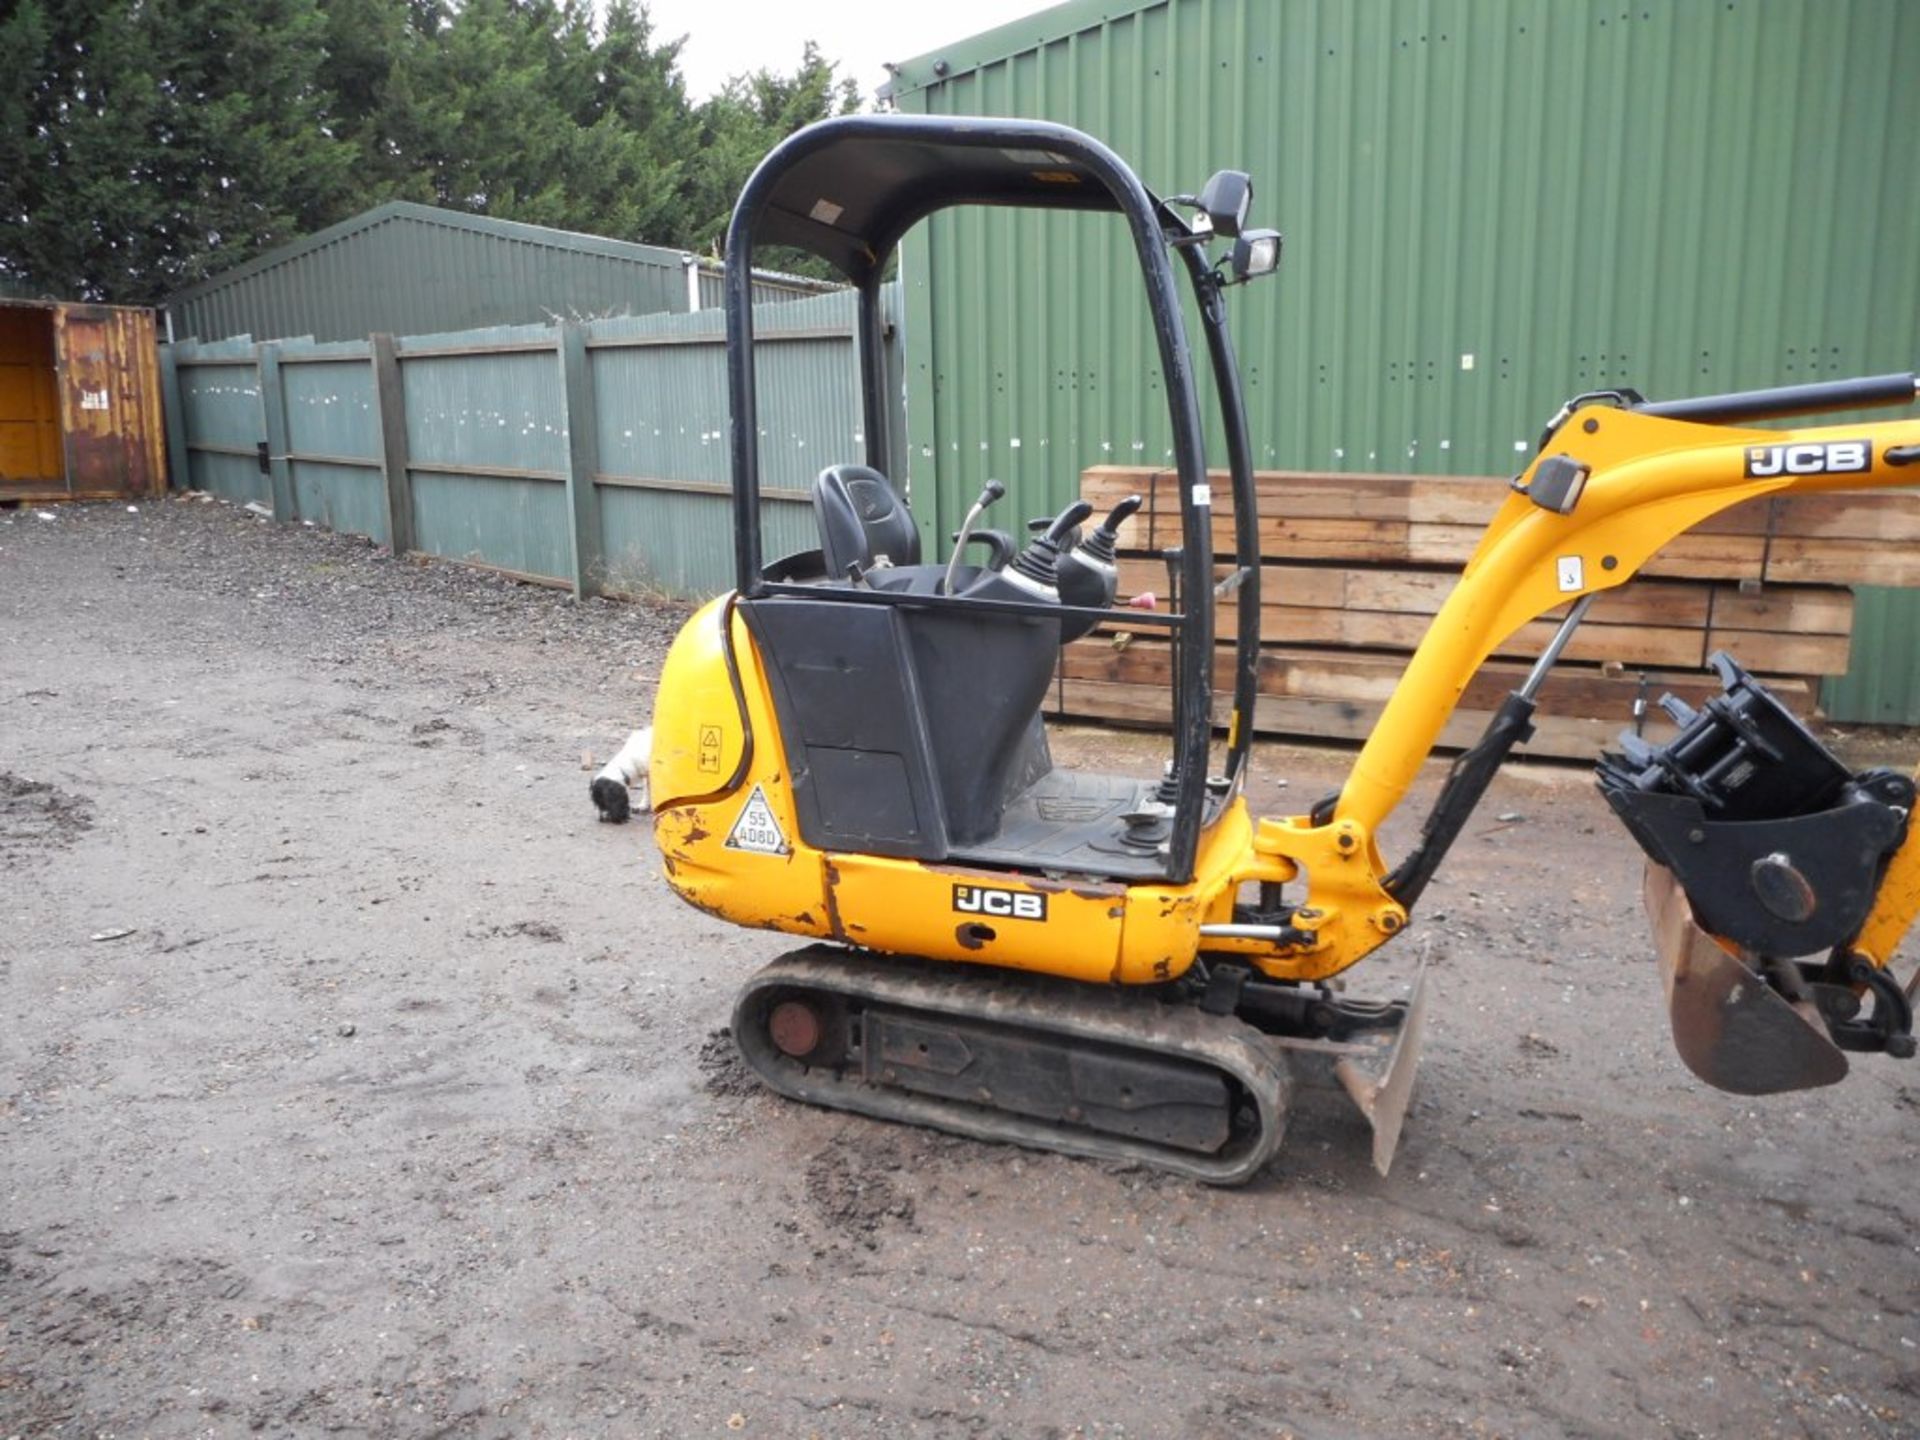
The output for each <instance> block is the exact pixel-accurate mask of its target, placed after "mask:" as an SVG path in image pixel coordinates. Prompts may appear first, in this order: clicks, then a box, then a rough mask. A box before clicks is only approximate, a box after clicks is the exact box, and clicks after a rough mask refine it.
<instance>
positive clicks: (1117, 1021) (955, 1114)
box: [733, 945, 1292, 1185]
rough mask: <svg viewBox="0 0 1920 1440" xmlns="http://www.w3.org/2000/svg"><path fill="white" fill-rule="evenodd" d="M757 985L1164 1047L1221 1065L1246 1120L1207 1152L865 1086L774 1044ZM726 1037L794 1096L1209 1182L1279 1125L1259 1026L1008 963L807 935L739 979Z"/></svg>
mask: <svg viewBox="0 0 1920 1440" xmlns="http://www.w3.org/2000/svg"><path fill="white" fill-rule="evenodd" d="M769 989H779V990H787V991H792V990H800V991H812V992H814V993H816V994H822V993H824V994H829V995H836V996H841V997H845V998H847V999H849V1000H855V1001H859V1002H863V1003H866V1004H878V1005H887V1006H892V1007H898V1008H900V1009H905V1010H917V1011H920V1012H922V1013H926V1014H933V1015H942V1016H949V1017H952V1018H954V1019H968V1020H980V1021H987V1022H990V1023H992V1024H995V1025H1002V1026H1010V1027H1011V1026H1019V1027H1021V1028H1024V1029H1027V1030H1029V1031H1032V1032H1034V1033H1036V1034H1047V1035H1057V1036H1059V1037H1061V1038H1062V1039H1063V1040H1065V1041H1067V1042H1069V1043H1071V1042H1074V1041H1089V1042H1098V1043H1100V1044H1104V1045H1109V1046H1116V1047H1122V1048H1126V1049H1133V1050H1140V1051H1147V1052H1150V1053H1153V1054H1155V1055H1174V1056H1179V1057H1182V1058H1185V1059H1189V1060H1193V1061H1197V1062H1200V1063H1202V1064H1205V1065H1208V1066H1211V1067H1212V1068H1214V1069H1215V1070H1219V1071H1222V1072H1224V1073H1225V1074H1226V1075H1228V1076H1230V1077H1231V1078H1232V1079H1233V1080H1234V1081H1235V1082H1236V1083H1237V1084H1238V1086H1239V1087H1240V1089H1241V1090H1242V1091H1243V1092H1244V1093H1245V1095H1246V1096H1247V1098H1248V1099H1250V1100H1251V1101H1252V1102H1253V1104H1254V1106H1255V1110H1256V1112H1257V1116H1258V1119H1259V1127H1258V1129H1257V1130H1256V1131H1255V1132H1254V1133H1253V1134H1252V1135H1251V1136H1248V1137H1241V1138H1236V1139H1235V1140H1233V1141H1231V1142H1229V1144H1228V1146H1227V1147H1226V1148H1225V1149H1223V1150H1222V1151H1221V1152H1220V1153H1218V1154H1213V1155H1207V1154H1201V1153H1197V1152H1194V1151H1189V1150H1181V1149H1178V1148H1175V1147H1172V1146H1167V1145H1159V1144H1155V1143H1153V1142H1152V1141H1148V1140H1140V1139H1135V1138H1130V1137H1127V1136H1119V1135H1109V1134H1104V1133H1102V1132H1099V1131H1095V1130H1089V1129H1085V1128H1082V1127H1080V1126H1075V1125H1070V1124H1067V1123H1064V1122H1062V1123H1055V1122H1051V1121H1047V1120H1042V1119H1035V1118H1034V1117H1031V1116H1026V1115H1016V1114H1010V1113H1008V1112H1005V1111H999V1110H993V1109H989V1108H987V1107H986V1106H983V1105H978V1104H969V1103H967V1102H964V1101H958V1100H951V1099H946V1098H943V1097H939V1096H930V1095H921V1094H916V1093H914V1092H912V1091H907V1090H896V1089H893V1088H891V1087H887V1086H881V1085H874V1084H871V1083H869V1082H868V1081H867V1080H866V1079H864V1078H863V1077H861V1076H860V1075H858V1074H855V1073H852V1072H851V1070H850V1071H849V1073H847V1074H844V1075H842V1074H836V1073H835V1071H834V1070H833V1069H831V1068H827V1067H822V1066H808V1065H804V1064H802V1063H800V1062H799V1061H796V1060H792V1059H790V1058H789V1057H787V1056H785V1055H783V1054H781V1053H780V1052H779V1051H778V1050H776V1049H775V1048H774V1047H773V1045H772V1043H771V1041H770V1040H769V1038H768V1036H767V1034H766V1030H765V1027H764V1025H762V1024H761V1023H759V1017H758V1014H757V1013H756V1009H755V1003H754V1002H755V1000H756V998H757V997H758V996H760V995H761V994H762V993H763V992H765V991H767V990H769ZM733 1034H734V1040H735V1043H736V1044H738V1045H739V1047H740V1052H741V1054H742V1055H743V1056H744V1057H745V1059H746V1061H747V1064H748V1066H749V1067H750V1068H751V1069H752V1070H753V1072H754V1074H755V1075H756V1076H758V1077H759V1078H760V1080H761V1081H762V1082H764V1083H765V1084H766V1085H767V1086H768V1087H769V1088H771V1089H773V1090H775V1091H777V1092H778V1093H780V1094H782V1095H785V1096H787V1097H788V1098H789V1099H793V1100H804V1101H806V1102H807V1103H809V1104H813V1105H822V1106H825V1107H827V1108H829V1109H835V1110H850V1111H852V1112H854V1113H856V1114H860V1115H868V1116H872V1117H873V1118H875V1119H879V1120H893V1121H899V1122H902V1123H905V1124H911V1125H925V1126H929V1127H931V1128H933V1129H936V1130H945V1131H948V1132H950V1133H952V1134H955V1135H965V1136H968V1137H970V1138H972V1139H975V1140H989V1141H1000V1142H1005V1143H1008V1144H1014V1145H1022V1146H1025V1147H1027V1148H1029V1149H1034V1150H1050V1151H1056V1152H1058V1153H1061V1154H1066V1155H1077V1156H1082V1157H1084V1158H1086V1159H1091V1160H1111V1161H1116V1162H1120V1163H1125V1164H1140V1165H1150V1166H1153V1167H1155V1168H1157V1169H1161V1170H1168V1171H1172V1172H1173V1173H1174V1174H1177V1175H1185V1176H1189V1177H1191V1178H1193V1179H1196V1180H1203V1181H1206V1182H1208V1183H1210V1184H1215V1185H1239V1184H1243V1183H1244V1182H1246V1181H1247V1180H1250V1179H1251V1178H1252V1177H1253V1176H1254V1175H1256V1174H1257V1173H1258V1172H1259V1171H1260V1169H1261V1167H1262V1166H1264V1165H1265V1164H1266V1163H1267V1161H1268V1160H1270V1159H1272V1158H1273V1155H1274V1152H1275V1151H1276V1150H1278V1149H1279V1147H1280V1141H1281V1139H1282V1138H1283V1137H1284V1135H1285V1133H1286V1121H1287V1110H1288V1105H1289V1102H1290V1100H1291V1097H1292V1075H1291V1072H1290V1070H1289V1068H1288V1065H1287V1060H1286V1057H1285V1055H1284V1054H1283V1053H1281V1052H1280V1051H1279V1050H1277V1049H1276V1048H1275V1047H1274V1046H1273V1044H1272V1043H1271V1042H1270V1041H1268V1040H1267V1039H1266V1037H1265V1036H1263V1035H1261V1034H1260V1032H1259V1031H1258V1030H1255V1029H1254V1028H1253V1027H1252V1026H1250V1025H1247V1024H1246V1023H1245V1022H1243V1021H1240V1020H1237V1019H1234V1018H1232V1017H1230V1016H1222V1015H1208V1014H1205V1013H1203V1012H1202V1011H1200V1010H1199V1009H1197V1008H1196V1007H1194V1006H1191V1005H1168V1004H1163V1003H1162V1002H1161V1001H1160V1000H1158V999H1157V998H1156V997H1155V996H1154V995H1152V994H1151V993H1150V992H1145V991H1141V990H1138V989H1130V988H1125V987H1120V986H1113V987H1106V986H1095V985H1085V984H1078V983H1075V982H1073V981H1066V980H1058V979H1054V978H1051V977H1047V976H1037V975H1026V974H1022V973H1019V972H1016V971H1007V970H991V969H974V968H972V967H969V966H963V965H955V964H952V963H950V962H949V963H938V962H933V961H926V960H918V959H909V958H902V957H898V956H880V955H872V954H866V953H862V952H856V951H851V950H843V949H839V948H838V947H834V946H827V945H815V946H809V947H807V948H806V949H803V950H796V951H793V952H791V953H789V954H786V955H783V956H781V957H780V958H779V959H777V960H775V961H774V962H773V963H772V964H770V965H768V966H767V967H766V968H765V969H763V970H761V971H760V972H759V973H758V974H756V975H754V976H753V978H752V979H750V980H749V981H747V983H746V985H745V986H744V987H742V989H741V991H740V995H739V998H738V999H737V1000H736V1001H735V1004H734V1012H733Z"/></svg>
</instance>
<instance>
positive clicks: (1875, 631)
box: [1820, 585, 1920, 725]
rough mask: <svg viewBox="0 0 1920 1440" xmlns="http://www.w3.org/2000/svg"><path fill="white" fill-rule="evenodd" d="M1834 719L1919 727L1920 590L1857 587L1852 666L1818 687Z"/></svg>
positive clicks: (1855, 589) (1855, 593) (1821, 702)
mask: <svg viewBox="0 0 1920 1440" xmlns="http://www.w3.org/2000/svg"><path fill="white" fill-rule="evenodd" d="M1820 708H1821V709H1823V710H1825V711H1826V712H1827V714H1828V716H1830V717H1831V718H1833V719H1835V720H1841V721H1847V722H1851V723H1857V724H1866V725H1920V592H1915V591H1913V590H1888V589H1885V588H1883V587H1881V586H1878V585H1859V586H1856V587H1854V592H1853V668H1852V670H1851V671H1849V672H1848V673H1847V674H1845V675H1841V676H1836V677H1834V678H1833V679H1830V680H1828V681H1827V682H1826V684H1825V685H1823V686H1821V688H1820Z"/></svg>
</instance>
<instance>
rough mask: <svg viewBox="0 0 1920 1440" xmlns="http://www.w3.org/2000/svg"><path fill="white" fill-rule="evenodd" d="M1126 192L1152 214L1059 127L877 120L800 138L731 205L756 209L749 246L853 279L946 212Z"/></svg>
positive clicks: (1114, 198) (851, 120)
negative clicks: (783, 248)
mask: <svg viewBox="0 0 1920 1440" xmlns="http://www.w3.org/2000/svg"><path fill="white" fill-rule="evenodd" d="M768 171H772V172H773V173H772V174H771V175H766V172H768ZM763 176H765V178H766V179H767V180H768V183H767V185H766V186H765V187H764V190H762V191H760V193H757V194H756V189H757V186H758V182H760V181H761V179H762V178H763ZM1116 182H1117V183H1118V187H1119V190H1120V192H1121V193H1120V194H1116V191H1115V189H1114V188H1111V187H1114V186H1115V185H1116ZM1127 190H1134V191H1137V192H1138V196H1137V198H1138V199H1139V200H1141V201H1144V202H1145V204H1146V205H1147V206H1148V208H1149V209H1153V208H1157V207H1155V206H1154V204H1153V201H1152V200H1151V198H1150V197H1148V196H1147V194H1146V191H1145V190H1144V189H1141V187H1140V184H1139V181H1138V180H1137V179H1135V177H1134V175H1133V173H1132V172H1131V171H1130V170H1128V169H1127V167H1126V165H1125V164H1124V163H1123V162H1122V161H1121V160H1120V159H1119V158H1118V157H1117V156H1115V155H1114V154H1113V153H1112V152H1111V151H1110V150H1108V149H1107V148H1106V146H1104V145H1102V144H1100V143H1099V142H1098V141H1096V140H1094V139H1093V138H1092V137H1091V136H1088V135H1083V134H1081V133H1080V132H1079V131H1077V130H1070V129H1068V128H1067V127H1066V126H1064V125H1050V124H1046V123H1044V122H1039V121H999V120H977V119H954V118H930V117H922V116H905V115H899V116H888V115H876V116H855V117H848V118H846V119H843V120H833V121H828V122H826V123H825V124H823V125H817V126H814V127H812V128H811V129H809V130H806V131H803V132H802V133H801V134H799V135H797V136H795V137H794V138H793V140H791V141H789V142H788V143H787V144H786V145H783V146H781V147H780V148H779V149H777V150H775V151H774V152H773V154H771V155H769V156H768V157H767V159H766V161H765V162H764V163H763V165H762V166H761V171H760V172H759V173H756V174H755V175H754V177H753V180H752V181H750V182H749V183H748V186H747V190H746V193H745V194H743V195H742V197H741V199H742V201H743V205H744V202H746V201H748V200H749V199H752V200H753V201H755V202H756V204H757V209H758V214H757V216H756V217H755V221H754V226H753V241H754V243H755V244H756V245H792V246H795V247H797V248H799V249H802V250H810V251H812V252H813V253H814V254H816V255H819V256H822V257H824V258H825V259H826V260H828V261H829V262H830V263H832V264H833V265H834V266H835V267H836V268H837V269H839V270H840V271H841V272H842V273H844V274H845V275H846V276H847V278H848V279H849V280H852V281H853V282H854V283H855V284H859V283H861V282H862V281H864V280H866V279H867V277H868V276H869V275H871V274H873V273H875V272H876V271H877V270H878V269H879V268H880V267H881V266H883V265H884V264H885V263H886V259H887V256H888V255H889V254H890V253H891V252H892V250H893V247H894V246H895V245H896V244H897V243H898V242H899V240H900V237H901V236H902V235H904V234H905V233H906V232H907V231H908V230H910V229H911V228H912V227H913V225H914V224H915V223H916V222H917V221H919V220H920V219H922V218H923V217H924V216H926V215H929V214H931V213H932V212H933V211H935V210H939V209H941V208H943V207H945V206H948V205H1026V206H1032V207H1034V208H1037V209H1050V210H1062V209H1064V210H1108V211H1112V210H1119V209H1121V208H1122V207H1123V205H1124V203H1125V202H1126V201H1127V200H1132V199H1135V198H1136V197H1135V196H1134V195H1128V194H1125V192H1126V191H1127ZM728 244H729V248H731V245H732V239H731V237H730V238H729V241H728Z"/></svg>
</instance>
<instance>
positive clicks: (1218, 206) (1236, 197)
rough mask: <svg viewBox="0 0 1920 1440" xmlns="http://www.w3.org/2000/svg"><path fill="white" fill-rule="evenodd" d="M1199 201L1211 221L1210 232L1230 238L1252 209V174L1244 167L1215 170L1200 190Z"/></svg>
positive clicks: (1237, 230)
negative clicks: (1243, 168)
mask: <svg viewBox="0 0 1920 1440" xmlns="http://www.w3.org/2000/svg"><path fill="white" fill-rule="evenodd" d="M1198 204H1199V206H1200V209H1201V210H1202V211H1203V212H1205V214H1206V217H1207V219H1208V220H1210V221H1212V222H1213V233H1214V234H1216V235H1221V236H1224V237H1226V238H1227V239H1229V240H1231V239H1233V237H1234V236H1236V235H1238V234H1239V233H1240V229H1241V227H1242V226H1244V225H1245V224H1246V223H1247V212H1248V211H1249V210H1251V209H1252V208H1253V177H1252V176H1250V175H1248V174H1247V172H1246V171H1244V170H1216V171H1215V172H1214V174H1213V178H1212V179H1211V180H1209V181H1207V183H1206V187H1205V188H1204V189H1202V190H1201V192H1200V198H1199V201H1198Z"/></svg>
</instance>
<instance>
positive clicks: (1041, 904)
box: [953, 885, 1047, 920]
mask: <svg viewBox="0 0 1920 1440" xmlns="http://www.w3.org/2000/svg"><path fill="white" fill-rule="evenodd" d="M953 908H954V909H955V910H956V911H958V912H959V913H960V914H962V915H996V916H999V917H1001V918H1002V919H1006V920H1044V919H1046V918H1047V897H1046V896H1044V895H1030V894H1028V893H1027V892H1025V891H1024V890H990V889H988V888H987V887H986V886H984V885H956V886H954V887H953Z"/></svg>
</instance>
